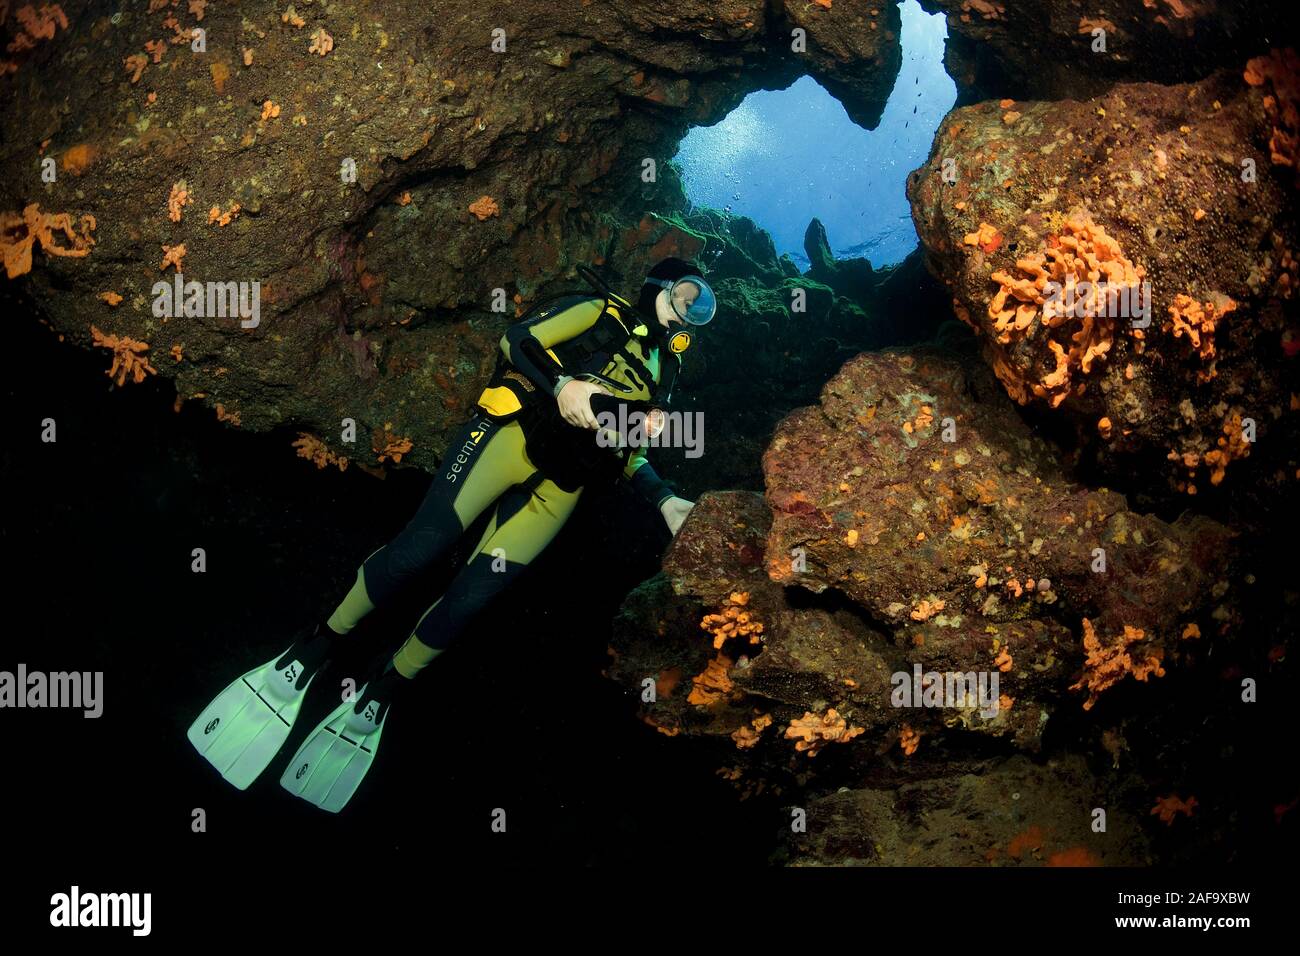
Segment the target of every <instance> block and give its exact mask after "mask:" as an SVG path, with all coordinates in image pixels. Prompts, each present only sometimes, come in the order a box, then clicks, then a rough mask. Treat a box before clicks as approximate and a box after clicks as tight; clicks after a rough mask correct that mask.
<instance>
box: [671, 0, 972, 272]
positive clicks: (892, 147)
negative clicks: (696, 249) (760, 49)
mask: <svg viewBox="0 0 1300 956" xmlns="http://www.w3.org/2000/svg"><path fill="white" fill-rule="evenodd" d="M900 7H901V11H900V12H901V14H902V38H901V39H902V47H903V62H902V66H901V67H900V69H899V73H898V76H897V78H896V79H895V82H894V88H893V91H892V92H891V94H890V97H889V101H888V103H887V104H886V106H885V110H884V113H883V115H882V116H881V120H880V123H879V125H878V126H877V127H876V128H875V129H874V130H867V129H863V128H862V127H861V126H859V125H857V124H856V123H854V122H853V120H852V119H850V117H849V115H848V113H847V112H845V109H844V107H843V105H842V104H841V103H840V102H839V100H837V99H836V98H835V97H834V96H832V95H831V94H830V93H829V92H827V90H826V89H825V88H824V87H822V86H821V85H820V84H819V83H817V81H816V80H814V79H813V78H812V77H811V76H807V75H805V76H802V77H800V78H799V79H798V80H796V81H795V82H794V83H792V84H790V85H789V86H788V87H786V88H785V89H783V90H756V91H754V92H753V93H751V94H749V95H748V96H747V97H745V99H744V100H743V101H742V102H741V103H740V104H739V105H738V106H737V107H736V108H735V109H734V110H732V111H731V112H730V113H728V114H727V115H726V116H725V117H723V119H721V120H720V121H719V122H717V123H715V124H714V125H712V126H699V127H695V128H694V129H692V130H691V131H690V132H689V133H688V134H687V135H686V136H685V137H684V138H683V139H682V141H681V143H680V145H679V147H678V151H677V154H676V155H675V156H674V157H673V163H674V164H675V165H676V166H677V168H678V169H679V170H680V171H681V176H682V184H683V187H684V189H685V191H686V197H687V200H688V201H689V203H690V204H691V206H692V207H696V208H698V207H712V208H715V209H721V210H724V211H726V212H728V213H730V214H732V215H740V216H746V217H748V218H749V219H752V220H753V221H754V222H755V223H756V224H758V225H759V226H760V227H762V228H763V229H765V230H767V232H768V233H769V234H770V235H771V236H772V240H773V243H774V244H775V246H776V251H777V254H778V255H781V254H786V255H789V257H790V258H791V260H792V261H793V262H794V263H795V264H796V265H797V266H798V267H799V269H800V270H801V271H806V270H807V269H808V268H809V265H810V262H809V259H808V256H807V255H806V254H805V251H804V234H805V232H806V231H807V228H808V224H809V222H810V221H811V220H812V219H813V218H816V219H818V220H820V222H821V223H822V225H823V226H824V227H825V229H826V236H827V240H828V242H829V244H830V249H831V252H832V253H833V254H834V256H835V257H836V258H837V259H838V258H851V257H862V258H866V259H867V260H869V261H870V263H871V265H872V266H873V267H874V268H880V267H882V266H889V265H895V264H897V263H900V262H902V261H903V259H904V258H906V256H907V255H908V253H910V252H911V251H912V250H913V249H915V248H916V246H917V235H916V230H915V227H914V226H913V224H912V215H911V209H910V207H909V205H908V202H907V196H906V192H905V183H906V178H907V174H908V173H909V172H911V171H912V170H913V169H915V168H916V167H918V166H920V165H921V164H922V163H923V162H924V161H925V159H926V157H927V156H928V155H929V151H930V144H931V141H932V140H933V138H934V133H935V131H936V130H937V129H938V128H939V123H940V121H941V120H942V119H943V117H944V116H945V115H946V114H947V112H948V111H949V110H950V109H951V108H952V106H953V104H954V102H955V101H956V98H957V89H956V85H955V84H954V83H953V81H952V78H951V77H950V76H949V75H948V74H947V73H946V72H945V70H944V66H943V49H944V40H945V38H946V37H947V33H948V31H947V25H946V23H945V20H944V17H943V15H942V14H928V13H926V12H925V11H924V10H922V9H921V7H920V5H919V4H918V3H917V0H904V2H903V3H901V4H900Z"/></svg>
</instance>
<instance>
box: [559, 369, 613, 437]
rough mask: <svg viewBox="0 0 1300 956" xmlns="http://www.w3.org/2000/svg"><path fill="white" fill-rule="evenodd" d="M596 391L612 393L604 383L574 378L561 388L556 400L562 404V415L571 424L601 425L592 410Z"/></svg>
mask: <svg viewBox="0 0 1300 956" xmlns="http://www.w3.org/2000/svg"><path fill="white" fill-rule="evenodd" d="M595 392H604V393H605V394H606V395H612V394H613V392H611V391H610V390H609V389H607V388H606V387H605V386H604V385H600V384H598V383H596V382H581V381H578V380H577V379H574V380H573V381H572V382H569V384H567V385H565V386H564V388H562V389H560V394H559V395H558V396H557V397H556V401H557V402H558V403H559V406H560V415H561V417H563V418H564V420H565V421H566V422H568V423H569V424H570V425H576V426H577V427H579V428H592V429H595V428H597V427H599V425H598V423H597V422H596V415H595V413H594V412H593V411H592V410H591V396H592V394H593V393H595Z"/></svg>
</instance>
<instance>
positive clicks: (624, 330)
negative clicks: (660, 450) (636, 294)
mask: <svg viewBox="0 0 1300 956" xmlns="http://www.w3.org/2000/svg"><path fill="white" fill-rule="evenodd" d="M602 306H603V308H602ZM571 308H587V309H597V308H600V309H601V313H600V315H599V316H598V317H597V319H596V321H595V323H593V324H592V325H591V327H590V328H588V329H587V330H586V331H584V332H582V333H581V334H580V335H577V336H575V337H574V338H572V339H569V340H568V341H565V342H559V343H556V344H555V345H553V346H552V347H551V348H549V349H547V350H546V351H547V353H548V354H549V355H550V356H551V358H553V359H555V361H556V362H557V363H559V365H560V366H561V367H562V368H563V370H564V374H565V375H572V376H574V377H578V376H580V375H583V374H589V373H595V374H597V375H599V376H601V377H602V378H604V379H606V380H607V381H608V382H609V383H611V384H609V385H608V386H607V387H608V388H609V390H610V391H611V392H612V393H613V394H614V395H615V396H616V397H619V398H624V399H627V400H629V401H634V402H648V401H651V400H657V401H660V402H663V403H666V401H667V397H668V395H667V392H668V391H670V390H671V384H672V383H671V379H672V378H675V377H676V371H677V368H678V366H679V364H680V363H679V360H678V358H677V356H676V355H675V354H672V353H669V369H668V371H669V375H668V377H667V379H666V380H665V381H664V383H663V384H665V385H667V386H668V388H666V389H661V388H660V384H661V378H664V377H663V376H661V369H660V349H659V347H658V345H657V344H652V342H653V339H652V336H651V330H650V329H649V328H648V327H647V325H646V323H645V321H644V320H643V319H642V318H641V316H640V315H639V314H638V312H637V311H636V309H635V308H634V307H633V306H632V305H630V304H629V303H627V302H626V301H622V300H617V299H614V298H612V297H611V298H601V297H599V296H591V295H569V296H563V297H561V298H559V299H555V300H551V301H550V302H547V303H545V304H543V305H542V306H540V307H538V308H537V309H536V311H534V312H532V313H531V314H529V315H526V316H525V317H524V318H523V319H521V320H520V321H529V320H531V319H533V318H534V317H541V318H545V317H548V316H551V315H556V314H559V313H560V312H563V311H564V310H566V309H571ZM478 405H479V407H480V408H482V409H483V410H484V411H486V412H487V413H488V414H490V415H491V416H492V417H493V418H495V419H497V420H498V421H503V422H504V421H510V420H514V419H518V420H519V424H520V427H521V428H523V430H524V436H525V438H526V440H527V453H528V457H529V458H530V459H531V460H532V462H533V464H534V465H536V466H537V468H538V470H539V471H540V472H542V473H543V474H545V475H546V477H548V478H550V479H551V480H552V481H554V482H555V483H556V484H557V485H558V486H559V487H561V488H563V489H564V490H566V491H575V490H577V489H578V488H579V487H583V486H588V485H593V484H596V483H604V482H609V481H613V480H615V479H617V478H618V476H619V474H620V473H621V472H622V471H623V469H624V468H625V467H626V465H627V459H628V457H629V456H630V455H631V453H632V451H633V450H634V449H630V448H614V447H602V446H601V445H599V444H597V442H596V432H594V431H593V430H591V429H587V428H578V427H576V426H573V425H570V424H569V423H568V422H566V421H565V420H564V419H563V418H562V417H561V415H560V410H559V406H558V404H557V402H556V400H555V396H553V395H550V394H547V393H544V392H542V391H541V390H540V389H539V388H538V387H537V385H536V383H534V382H533V381H532V380H531V379H529V378H528V377H527V376H526V375H524V374H523V373H522V372H520V371H519V370H518V369H516V368H514V367H513V366H512V365H511V364H510V363H509V362H507V361H506V360H505V357H504V356H498V359H497V367H496V369H495V370H494V371H493V374H492V378H491V379H490V380H489V381H488V384H487V386H486V387H485V388H484V389H483V392H482V394H480V395H479V398H478Z"/></svg>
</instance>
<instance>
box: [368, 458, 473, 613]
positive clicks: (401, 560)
mask: <svg viewBox="0 0 1300 956" xmlns="http://www.w3.org/2000/svg"><path fill="white" fill-rule="evenodd" d="M434 480H435V481H440V480H441V479H434ZM464 530H465V529H464V528H462V527H461V524H460V517H459V516H458V515H457V514H456V509H455V508H454V507H453V506H452V503H451V498H450V497H448V496H446V495H443V494H437V493H434V490H432V489H431V491H430V494H429V495H428V496H426V497H425V499H424V502H423V503H422V504H421V505H420V509H419V510H418V511H417V512H416V513H415V517H413V518H412V519H411V520H410V522H408V523H407V525H406V527H405V528H404V529H402V532H401V534H399V535H398V536H397V537H396V538H394V539H393V540H392V541H391V542H389V543H388V544H387V545H385V546H384V547H383V548H380V549H379V550H378V551H376V552H375V553H374V554H372V555H371V556H370V557H369V558H367V559H366V560H365V562H364V563H363V564H362V566H361V569H362V574H363V575H364V578H365V587H366V592H367V593H368V594H369V595H370V599H371V600H372V601H374V603H375V604H377V605H378V604H382V603H384V602H385V601H387V600H388V598H389V597H391V596H392V595H393V593H394V592H396V591H397V590H398V589H399V588H400V587H401V586H402V585H403V584H404V583H405V582H406V581H408V580H410V578H412V577H413V576H414V575H416V574H419V573H420V572H421V571H423V570H424V569H425V568H427V567H429V566H430V565H431V564H433V562H435V561H437V560H438V559H439V558H440V557H442V556H443V555H445V554H446V553H447V552H448V551H449V550H450V549H451V547H452V546H453V545H455V543H456V542H457V540H459V538H460V536H461V534H462V533H464Z"/></svg>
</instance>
